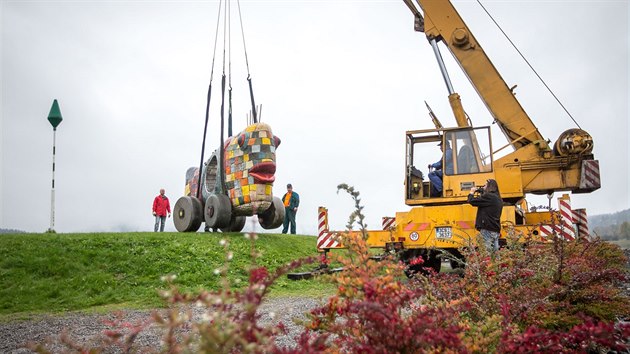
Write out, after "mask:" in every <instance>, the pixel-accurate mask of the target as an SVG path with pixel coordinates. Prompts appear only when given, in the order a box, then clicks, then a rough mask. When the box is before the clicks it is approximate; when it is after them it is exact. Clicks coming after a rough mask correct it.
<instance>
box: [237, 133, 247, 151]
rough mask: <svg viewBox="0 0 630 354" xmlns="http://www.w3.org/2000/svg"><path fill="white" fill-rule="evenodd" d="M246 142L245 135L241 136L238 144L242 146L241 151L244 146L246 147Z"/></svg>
mask: <svg viewBox="0 0 630 354" xmlns="http://www.w3.org/2000/svg"><path fill="white" fill-rule="evenodd" d="M245 140H246V137H245V134H241V135H239V136H238V139H237V142H238V146H240V147H241V149H242V148H243V146H245Z"/></svg>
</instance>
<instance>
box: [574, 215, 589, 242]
mask: <svg viewBox="0 0 630 354" xmlns="http://www.w3.org/2000/svg"><path fill="white" fill-rule="evenodd" d="M573 223H574V224H575V226H576V227H577V232H578V236H579V237H585V238H589V237H590V236H591V235H590V232H589V231H588V217H587V215H586V209H575V210H573Z"/></svg>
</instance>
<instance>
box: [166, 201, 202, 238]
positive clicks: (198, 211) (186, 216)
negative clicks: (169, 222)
mask: <svg viewBox="0 0 630 354" xmlns="http://www.w3.org/2000/svg"><path fill="white" fill-rule="evenodd" d="M202 209H203V208H202V206H201V201H200V200H199V199H197V198H194V197H190V196H185V197H181V198H179V199H178V200H177V203H175V207H174V208H173V223H174V224H175V229H177V231H179V232H196V231H197V230H199V226H201V218H202Z"/></svg>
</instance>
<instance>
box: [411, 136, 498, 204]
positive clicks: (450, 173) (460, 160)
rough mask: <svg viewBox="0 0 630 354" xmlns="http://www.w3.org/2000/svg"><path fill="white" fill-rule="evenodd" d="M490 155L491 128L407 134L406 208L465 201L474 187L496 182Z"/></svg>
mask: <svg viewBox="0 0 630 354" xmlns="http://www.w3.org/2000/svg"><path fill="white" fill-rule="evenodd" d="M440 147H442V149H441V150H442V152H441V153H440V152H439V151H440ZM491 152H492V142H491V137H490V128H489V127H479V128H472V127H467V128H440V129H430V130H412V131H407V132H406V159H405V160H406V163H405V168H406V172H405V204H407V205H410V206H417V205H437V204H457V203H461V202H463V201H465V200H466V198H467V195H468V193H469V192H470V189H471V188H472V187H474V186H475V185H483V184H484V183H485V181H486V180H487V179H489V178H495V176H494V171H493V168H492V166H493V164H492V163H493V160H492V158H493V156H492V153H491ZM440 161H441V163H439V162H440ZM431 164H432V165H433V166H435V167H436V168H435V169H434V168H429V167H428V166H429V165H431ZM430 170H431V171H430ZM440 182H441V186H440Z"/></svg>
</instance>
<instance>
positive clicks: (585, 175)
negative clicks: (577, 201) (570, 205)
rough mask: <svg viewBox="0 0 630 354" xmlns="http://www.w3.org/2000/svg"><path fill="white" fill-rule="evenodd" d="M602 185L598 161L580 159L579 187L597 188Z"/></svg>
mask: <svg viewBox="0 0 630 354" xmlns="http://www.w3.org/2000/svg"><path fill="white" fill-rule="evenodd" d="M601 186H602V183H601V180H600V178H599V161H598V160H584V161H582V173H581V175H580V188H581V189H593V190H595V189H599V188H600V187H601Z"/></svg>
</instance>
